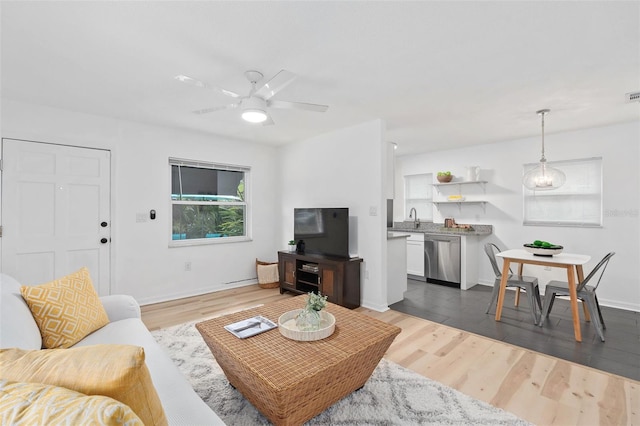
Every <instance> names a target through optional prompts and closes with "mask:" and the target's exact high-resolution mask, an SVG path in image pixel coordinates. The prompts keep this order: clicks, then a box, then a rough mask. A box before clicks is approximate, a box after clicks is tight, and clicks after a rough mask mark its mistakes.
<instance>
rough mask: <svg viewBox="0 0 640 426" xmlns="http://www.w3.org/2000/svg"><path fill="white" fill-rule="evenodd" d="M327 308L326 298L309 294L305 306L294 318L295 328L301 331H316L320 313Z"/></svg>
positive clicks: (318, 326)
mask: <svg viewBox="0 0 640 426" xmlns="http://www.w3.org/2000/svg"><path fill="white" fill-rule="evenodd" d="M325 306H327V296H322V295H321V294H320V293H318V294H315V293H314V292H310V293H309V294H308V296H307V304H306V305H305V307H304V309H303V310H302V311H301V312H300V313H299V314H298V317H297V318H296V326H297V327H298V329H300V330H302V331H311V330H318V329H319V328H320V322H321V320H322V318H321V316H320V311H321V310H323V309H324V308H325Z"/></svg>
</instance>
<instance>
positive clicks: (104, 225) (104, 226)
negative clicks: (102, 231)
mask: <svg viewBox="0 0 640 426" xmlns="http://www.w3.org/2000/svg"><path fill="white" fill-rule="evenodd" d="M107 225H108V223H107V222H100V226H102V227H103V228H106V227H107Z"/></svg>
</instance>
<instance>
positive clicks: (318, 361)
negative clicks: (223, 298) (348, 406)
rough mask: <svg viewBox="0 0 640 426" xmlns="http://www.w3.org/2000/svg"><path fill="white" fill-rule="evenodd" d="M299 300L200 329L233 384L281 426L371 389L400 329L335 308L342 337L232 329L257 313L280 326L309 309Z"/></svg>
mask: <svg viewBox="0 0 640 426" xmlns="http://www.w3.org/2000/svg"><path fill="white" fill-rule="evenodd" d="M305 300H306V296H298V297H293V298H290V299H286V300H282V301H279V302H275V303H271V304H268V305H264V306H261V307H258V308H253V309H249V310H246V311H241V312H237V313H234V314H230V315H225V316H222V317H219V318H214V319H211V320H208V321H204V322H201V323H198V324H196V328H197V329H198V331H199V332H200V334H202V337H203V338H204V340H205V342H206V343H207V345H208V346H209V349H211V352H212V353H213V356H214V357H215V359H216V361H217V362H218V364H219V365H220V367H221V368H222V370H223V371H224V373H225V375H226V376H227V379H228V380H229V383H231V385H233V386H234V387H235V388H236V389H238V391H240V392H241V393H242V395H244V397H245V398H247V399H248V400H249V401H250V402H251V403H252V404H253V405H254V406H255V407H256V408H257V409H258V410H259V411H260V412H261V413H262V414H263V415H264V416H265V417H267V418H268V419H269V420H270V421H271V422H272V423H274V424H276V425H299V424H302V423H304V422H305V421H307V420H309V419H311V418H313V417H315V416H316V415H318V414H320V413H321V412H323V411H324V410H326V409H327V408H328V407H330V406H331V405H332V404H334V403H336V402H337V401H339V400H340V399H342V398H344V397H345V396H347V395H348V394H350V393H351V392H353V391H355V390H357V389H359V388H361V387H362V386H364V384H365V382H366V381H367V380H368V379H369V377H370V376H371V373H373V370H374V369H375V368H376V366H377V365H378V363H379V362H380V359H381V358H382V356H383V355H384V353H385V352H386V351H387V349H388V348H389V345H391V342H393V339H394V338H395V337H396V335H398V334H399V333H400V328H398V327H396V326H393V325H390V324H387V323H384V322H382V321H379V320H376V319H375V318H371V317H368V316H366V315H363V314H360V313H358V312H354V311H351V310H349V309H346V308H343V307H342V306H338V305H335V304H333V303H328V304H327V307H326V310H327V312H330V313H332V314H333V315H334V316H335V318H336V328H335V332H334V333H333V334H332V335H331V336H329V337H327V338H326V339H323V340H317V341H314V342H298V341H295V340H289V339H287V338H285V337H284V336H282V335H281V334H280V332H279V330H278V329H277V328H276V329H273V330H269V331H267V332H264V333H262V334H258V335H256V336H253V337H249V338H246V339H239V338H237V337H235V336H234V335H232V334H231V333H230V332H228V331H227V330H225V329H224V328H223V327H224V326H225V325H228V324H231V323H234V322H236V321H241V320H243V319H246V318H250V317H253V316H255V315H262V316H264V317H266V318H268V319H270V320H272V321H273V322H276V323H277V322H278V317H279V316H280V315H281V314H283V313H285V312H288V311H291V310H293V309H298V308H302V307H303V306H304V304H305Z"/></svg>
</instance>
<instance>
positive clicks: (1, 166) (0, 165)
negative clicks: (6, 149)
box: [0, 158, 4, 172]
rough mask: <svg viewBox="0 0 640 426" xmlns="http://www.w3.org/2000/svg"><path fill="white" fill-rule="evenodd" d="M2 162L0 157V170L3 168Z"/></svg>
mask: <svg viewBox="0 0 640 426" xmlns="http://www.w3.org/2000/svg"><path fill="white" fill-rule="evenodd" d="M3 166H4V163H3V162H2V158H0V172H1V171H3V170H4V168H3Z"/></svg>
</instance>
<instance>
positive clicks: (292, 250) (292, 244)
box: [287, 240, 296, 253]
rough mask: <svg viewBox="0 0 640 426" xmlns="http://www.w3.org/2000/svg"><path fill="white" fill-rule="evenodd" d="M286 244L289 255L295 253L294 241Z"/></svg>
mask: <svg viewBox="0 0 640 426" xmlns="http://www.w3.org/2000/svg"><path fill="white" fill-rule="evenodd" d="M287 244H288V246H289V251H290V252H291V253H293V252H295V251H296V241H295V240H289V242H288V243H287Z"/></svg>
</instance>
